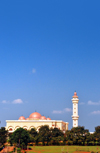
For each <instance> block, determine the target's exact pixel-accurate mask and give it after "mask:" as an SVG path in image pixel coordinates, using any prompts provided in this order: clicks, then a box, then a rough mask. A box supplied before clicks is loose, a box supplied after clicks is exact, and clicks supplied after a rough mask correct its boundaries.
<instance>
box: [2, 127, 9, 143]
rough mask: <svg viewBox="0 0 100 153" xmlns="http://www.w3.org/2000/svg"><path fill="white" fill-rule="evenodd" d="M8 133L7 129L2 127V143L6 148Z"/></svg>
mask: <svg viewBox="0 0 100 153" xmlns="http://www.w3.org/2000/svg"><path fill="white" fill-rule="evenodd" d="M7 136H8V131H7V130H6V129H5V127H1V129H0V143H1V144H2V145H3V146H4V143H5V142H6V140H7Z"/></svg>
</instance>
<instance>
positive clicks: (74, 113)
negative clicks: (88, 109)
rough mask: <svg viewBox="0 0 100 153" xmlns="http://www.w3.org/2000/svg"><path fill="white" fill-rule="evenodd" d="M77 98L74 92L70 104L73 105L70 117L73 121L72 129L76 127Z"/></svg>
mask: <svg viewBox="0 0 100 153" xmlns="http://www.w3.org/2000/svg"><path fill="white" fill-rule="evenodd" d="M78 101H79V99H78V96H77V93H76V91H75V92H74V96H73V99H72V103H73V115H72V119H73V127H78V118H79V116H78Z"/></svg>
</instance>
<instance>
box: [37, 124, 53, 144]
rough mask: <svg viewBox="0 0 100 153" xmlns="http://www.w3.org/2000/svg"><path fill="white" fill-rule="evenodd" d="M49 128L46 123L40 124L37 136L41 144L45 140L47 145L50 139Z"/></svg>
mask: <svg viewBox="0 0 100 153" xmlns="http://www.w3.org/2000/svg"><path fill="white" fill-rule="evenodd" d="M50 135H51V134H50V130H49V126H48V125H44V126H41V127H40V129H39V137H40V141H42V143H43V145H44V144H45V142H47V145H48V142H49V141H50Z"/></svg>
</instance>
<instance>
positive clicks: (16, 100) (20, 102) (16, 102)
mask: <svg viewBox="0 0 100 153" xmlns="http://www.w3.org/2000/svg"><path fill="white" fill-rule="evenodd" d="M12 103H13V104H22V103H23V101H22V100H21V99H15V100H13V102H12Z"/></svg>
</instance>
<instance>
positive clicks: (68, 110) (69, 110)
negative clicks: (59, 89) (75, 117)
mask: <svg viewBox="0 0 100 153" xmlns="http://www.w3.org/2000/svg"><path fill="white" fill-rule="evenodd" d="M64 111H66V112H72V109H71V108H65V109H64Z"/></svg>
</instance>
